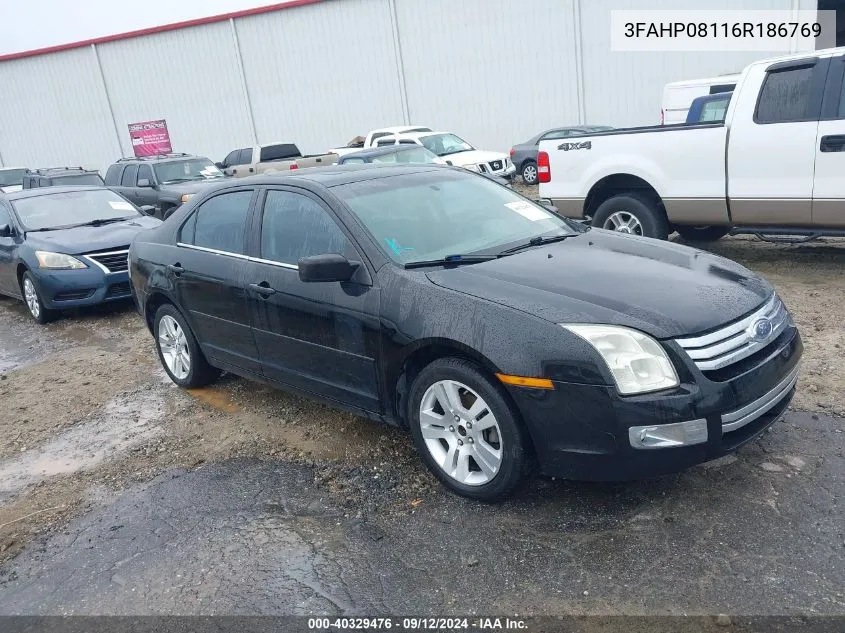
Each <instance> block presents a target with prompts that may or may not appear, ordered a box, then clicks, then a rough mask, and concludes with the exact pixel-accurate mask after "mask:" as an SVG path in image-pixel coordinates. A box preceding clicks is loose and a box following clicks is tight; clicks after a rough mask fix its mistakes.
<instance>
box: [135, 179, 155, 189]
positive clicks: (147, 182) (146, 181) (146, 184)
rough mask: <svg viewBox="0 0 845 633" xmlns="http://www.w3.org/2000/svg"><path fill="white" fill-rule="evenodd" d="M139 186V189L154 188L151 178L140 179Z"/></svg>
mask: <svg viewBox="0 0 845 633" xmlns="http://www.w3.org/2000/svg"><path fill="white" fill-rule="evenodd" d="M138 186H139V187H152V183H151V182H150V180H149V178H139V179H138Z"/></svg>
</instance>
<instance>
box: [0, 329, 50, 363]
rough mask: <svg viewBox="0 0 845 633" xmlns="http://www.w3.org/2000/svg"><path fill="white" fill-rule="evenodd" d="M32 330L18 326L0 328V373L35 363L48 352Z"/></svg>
mask: <svg viewBox="0 0 845 633" xmlns="http://www.w3.org/2000/svg"><path fill="white" fill-rule="evenodd" d="M44 347H45V346H44V345H39V340H38V335H37V334H36V332H33V331H31V328H28V327H25V326H21V325H18V324H16V326H15V327H14V328H11V327H3V328H0V373H5V372H8V371H12V370H14V369H17V368H18V367H22V366H23V365H27V364H29V363H33V362H35V361H37V360H39V359H40V357H42V356H44V355H45V354H46V352H47V350H46V349H44Z"/></svg>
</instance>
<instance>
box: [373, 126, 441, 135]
mask: <svg viewBox="0 0 845 633" xmlns="http://www.w3.org/2000/svg"><path fill="white" fill-rule="evenodd" d="M421 127H428V126H427V125H394V126H392V127H381V128H379V129H377V130H371V131H370V134H375V133H377V132H389V133H390V134H400V133H402V132H404V131H405V130H416V129H418V128H421Z"/></svg>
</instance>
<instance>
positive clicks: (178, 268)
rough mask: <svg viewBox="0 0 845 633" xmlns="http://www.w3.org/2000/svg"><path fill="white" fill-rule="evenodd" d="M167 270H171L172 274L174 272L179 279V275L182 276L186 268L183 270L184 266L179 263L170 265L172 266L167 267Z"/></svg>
mask: <svg viewBox="0 0 845 633" xmlns="http://www.w3.org/2000/svg"><path fill="white" fill-rule="evenodd" d="M167 270H169V271H170V272H172V273H173V274H174V275H176V276H177V277H178V276H179V275H181V274H182V273H183V272H185V269H184V268H182V264H179V263H176V264H170V265H169V266H168V267H167Z"/></svg>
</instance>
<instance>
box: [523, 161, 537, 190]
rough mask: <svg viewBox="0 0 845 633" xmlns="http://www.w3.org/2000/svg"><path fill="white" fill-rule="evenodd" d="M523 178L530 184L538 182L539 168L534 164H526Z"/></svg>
mask: <svg viewBox="0 0 845 633" xmlns="http://www.w3.org/2000/svg"><path fill="white" fill-rule="evenodd" d="M522 180H523V181H525V183H526V184H528V185H533V184H534V183H535V182H537V168H536V167H535V166H534V165H526V166H525V167H524V168H523V170H522Z"/></svg>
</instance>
